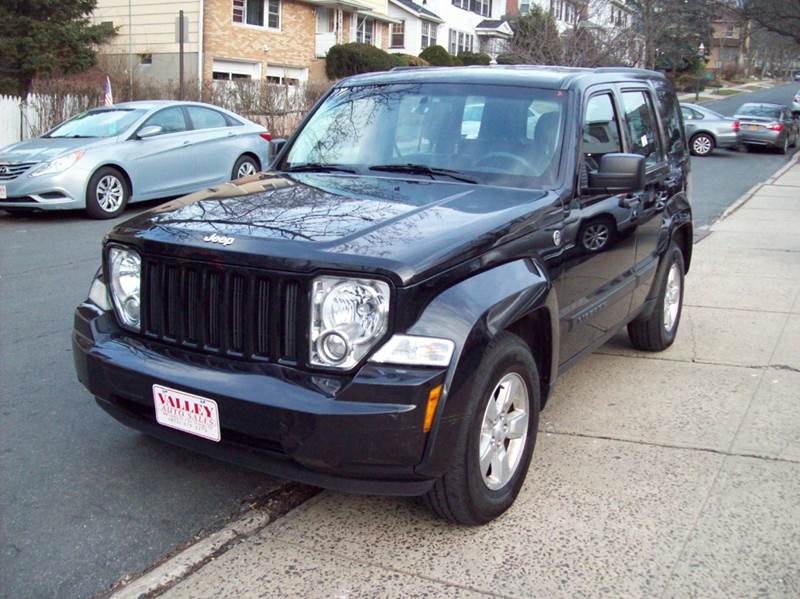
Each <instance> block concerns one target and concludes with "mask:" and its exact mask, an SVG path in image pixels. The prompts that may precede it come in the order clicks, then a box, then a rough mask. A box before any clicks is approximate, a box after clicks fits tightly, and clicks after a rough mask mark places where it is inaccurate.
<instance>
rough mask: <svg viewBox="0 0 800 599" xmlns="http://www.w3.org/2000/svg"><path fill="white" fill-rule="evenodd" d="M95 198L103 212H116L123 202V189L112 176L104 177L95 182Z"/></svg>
mask: <svg viewBox="0 0 800 599" xmlns="http://www.w3.org/2000/svg"><path fill="white" fill-rule="evenodd" d="M95 196H96V197H97V205H98V206H100V208H102V209H103V210H104V211H105V212H109V213H110V212H116V211H117V210H119V208H120V206H122V203H123V202H124V201H125V187H124V185H123V184H122V181H120V180H119V179H118V178H117V177H115V176H114V175H106V176H105V177H103V178H102V179H100V180H99V181H98V182H97V188H96V189H95Z"/></svg>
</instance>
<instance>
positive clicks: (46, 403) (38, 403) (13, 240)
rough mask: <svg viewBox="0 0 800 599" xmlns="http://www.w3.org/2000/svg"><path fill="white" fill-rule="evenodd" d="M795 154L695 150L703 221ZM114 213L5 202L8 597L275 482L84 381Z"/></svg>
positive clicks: (43, 591)
mask: <svg viewBox="0 0 800 599" xmlns="http://www.w3.org/2000/svg"><path fill="white" fill-rule="evenodd" d="M796 87H797V86H796V85H790V86H782V87H779V88H775V89H773V90H768V91H764V92H756V93H751V94H743V95H739V96H736V97H732V98H728V99H725V100H720V101H719V102H716V103H714V107H715V108H716V109H717V110H720V111H722V112H726V113H732V111H733V110H734V109H735V108H736V107H738V106H739V104H741V103H742V102H743V101H745V98H747V100H751V99H757V100H762V101H782V102H787V101H788V100H789V99H790V98H791V95H792V94H793V92H794V90H795V88H796ZM786 160H787V157H784V156H780V155H777V154H771V153H766V152H761V153H755V154H754V153H751V154H744V153H737V152H727V151H726V152H716V153H715V154H714V155H713V156H712V157H710V158H704V159H696V160H694V161H693V183H692V187H691V189H692V193H693V201H694V205H695V211H696V219H697V221H698V224H699V225H700V224H708V223H710V222H712V221H713V219H714V218H715V217H716V216H717V215H719V214H720V213H721V212H722V211H723V210H724V209H725V207H727V206H728V205H729V204H730V203H732V202H733V201H734V200H735V199H736V198H737V197H739V195H741V193H743V192H744V191H746V190H747V189H749V188H750V187H751V186H752V185H754V184H755V183H757V182H759V181H761V180H763V179H766V178H767V177H769V176H770V175H771V174H772V173H773V172H774V171H776V170H777V169H778V168H779V167H780V166H781V165H782V164H783V163H784V162H786ZM133 212H134V211H132V210H129V211H128V212H127V213H126V214H125V216H124V218H128V217H130V216H131V215H132V214H133ZM120 220H122V219H120ZM112 225H113V223H110V222H107V221H106V222H97V221H89V220H86V219H84V218H83V217H82V216H81V215H80V214H60V215H59V214H45V215H34V216H31V217H25V218H12V217H9V216H7V215H5V214H4V213H3V212H2V211H0V596H2V597H68V598H74V597H86V596H90V595H92V594H94V593H96V592H99V591H102V590H104V589H106V588H107V587H108V586H109V585H110V584H112V583H113V582H114V581H116V580H117V579H119V578H120V577H122V576H124V575H125V574H127V573H131V572H136V571H139V570H141V569H144V568H145V567H147V566H148V565H150V564H151V563H153V562H154V561H156V560H158V559H159V558H160V557H161V556H162V555H163V554H164V553H166V552H168V551H170V550H172V549H173V548H175V547H176V546H177V545H179V544H181V543H184V542H186V541H189V540H191V539H192V537H193V536H194V535H196V534H202V532H203V531H204V530H209V529H213V528H215V527H217V526H218V525H219V524H220V523H221V522H222V521H224V520H225V519H226V518H228V517H230V516H232V515H235V514H236V513H237V512H238V511H239V510H240V509H241V507H242V506H244V505H246V503H247V502H248V501H249V500H251V499H252V498H253V497H255V496H259V495H262V494H264V493H267V492H269V491H270V490H272V489H273V488H275V487H276V486H277V484H278V481H276V480H274V479H270V478H268V477H265V476H263V475H260V474H257V473H253V472H248V471H245V470H242V469H238V468H234V467H231V466H228V465H225V464H221V463H217V462H214V461H211V460H209V459H206V458H203V457H200V456H197V455H194V454H191V453H188V452H185V451H183V450H180V449H176V448H173V447H171V446H168V445H164V444H162V443H160V442H157V441H155V440H151V439H148V438H147V437H144V436H142V435H140V434H138V433H135V432H132V431H129V430H127V429H125V428H124V427H122V426H121V425H119V424H117V423H116V422H115V421H114V420H112V419H111V418H110V417H108V416H106V415H105V413H104V412H102V411H101V410H100V409H99V408H98V407H97V406H96V405H95V404H94V402H93V400H92V399H91V398H90V396H89V394H88V393H87V392H86V391H85V390H84V389H83V387H82V386H81V385H80V384H79V383H78V382H77V380H76V378H75V374H74V371H73V367H72V354H71V348H70V339H69V335H70V331H71V328H72V311H73V308H74V306H75V305H77V304H78V303H79V302H80V301H82V300H83V299H84V297H85V296H86V293H87V291H88V287H89V282H90V280H91V278H92V275H93V274H94V272H95V270H96V269H97V267H98V265H99V260H100V244H101V240H102V236H103V234H104V233H105V231H107V230H108V229H109V228H110V227H111V226H112Z"/></svg>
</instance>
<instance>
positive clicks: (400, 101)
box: [281, 83, 566, 187]
mask: <svg viewBox="0 0 800 599" xmlns="http://www.w3.org/2000/svg"><path fill="white" fill-rule="evenodd" d="M565 99H566V97H565V95H564V92H563V91H556V90H543V89H535V88H527V87H503V86H496V85H495V86H490V85H464V84H460V85H454V84H443V83H398V84H390V85H367V86H360V87H346V88H341V89H337V90H335V91H334V92H333V93H332V94H331V96H329V97H328V99H327V100H326V101H325V103H324V104H323V105H322V106H321V107H320V108H319V109H318V110H317V111H316V112H315V113H314V115H313V117H312V118H311V120H310V121H309V122H308V123H307V124H306V126H305V127H304V128H303V130H302V131H301V132H300V133H299V135H298V137H297V139H296V141H295V142H294V144H293V145H292V147H291V149H290V151H289V153H288V155H287V156H286V158H285V160H284V162H283V164H282V165H281V166H282V168H283V169H285V170H291V169H293V168H294V169H298V168H302V167H303V165H318V166H319V167H320V168H322V166H323V165H329V166H330V165H335V166H337V167H340V169H349V170H352V171H354V172H357V173H366V172H373V173H375V172H376V171H377V172H381V173H382V174H383V173H387V172H392V171H399V172H404V170H403V169H405V168H407V171H405V172H414V173H416V174H417V175H418V176H426V175H427V176H430V177H433V178H437V177H439V176H449V177H451V178H455V177H454V176H453V175H454V174H455V175H458V176H461V177H462V180H464V181H475V182H480V183H489V184H493V185H510V186H526V187H527V186H530V185H532V184H533V185H536V184H549V183H552V182H554V181H555V178H556V176H557V174H558V163H559V160H558V155H559V151H560V147H561V137H562V133H561V130H562V123H563V120H564V114H563V113H564V105H565ZM412 166H413V167H414V168H411V167H412ZM392 167H396V168H392ZM420 167H423V168H420ZM370 169H372V170H371V171H370ZM434 171H435V172H434ZM444 171H447V172H449V175H448V174H447V173H446V172H444Z"/></svg>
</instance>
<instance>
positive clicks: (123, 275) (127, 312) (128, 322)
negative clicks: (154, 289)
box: [108, 247, 142, 331]
mask: <svg viewBox="0 0 800 599" xmlns="http://www.w3.org/2000/svg"><path fill="white" fill-rule="evenodd" d="M141 273H142V259H141V258H140V257H139V254H137V253H136V252H134V251H133V250H127V249H124V248H120V247H111V248H110V249H109V250H108V275H109V279H110V281H109V284H110V285H109V286H110V287H111V299H112V301H113V302H114V308H115V311H116V313H117V318H118V319H119V322H120V324H122V325H123V326H126V327H128V328H131V329H136V330H137V331H138V330H139V329H140V327H141V324H140V323H141V320H140V309H139V305H140V304H139V287H140V281H141Z"/></svg>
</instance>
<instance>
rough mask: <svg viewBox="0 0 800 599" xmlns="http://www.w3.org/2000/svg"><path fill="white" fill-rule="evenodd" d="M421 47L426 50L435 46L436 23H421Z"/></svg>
mask: <svg viewBox="0 0 800 599" xmlns="http://www.w3.org/2000/svg"><path fill="white" fill-rule="evenodd" d="M421 25H422V47H423V48H427V47H428V46H435V45H436V29H437V27H438V26H437V25H436V23H431V22H429V21H422V23H421Z"/></svg>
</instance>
